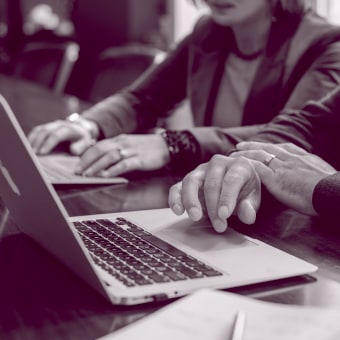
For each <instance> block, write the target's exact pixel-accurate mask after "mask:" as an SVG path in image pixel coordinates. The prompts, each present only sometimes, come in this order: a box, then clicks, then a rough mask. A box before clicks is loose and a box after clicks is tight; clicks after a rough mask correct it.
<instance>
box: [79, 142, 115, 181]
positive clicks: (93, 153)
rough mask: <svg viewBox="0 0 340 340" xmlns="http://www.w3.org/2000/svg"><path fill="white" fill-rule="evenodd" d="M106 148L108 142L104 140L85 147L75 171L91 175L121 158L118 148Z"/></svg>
mask: <svg viewBox="0 0 340 340" xmlns="http://www.w3.org/2000/svg"><path fill="white" fill-rule="evenodd" d="M108 148H109V144H108V143H106V141H103V142H99V143H97V144H96V145H95V146H93V147H90V148H87V149H86V150H85V151H84V152H83V153H82V155H81V158H80V161H79V164H78V165H77V167H76V172H77V173H79V174H83V175H85V176H93V175H94V174H96V173H98V172H100V171H102V170H105V169H107V168H109V167H110V166H111V165H113V164H115V163H117V162H118V161H119V160H120V158H121V157H120V155H119V153H118V150H117V149H112V150H111V149H109V150H108Z"/></svg>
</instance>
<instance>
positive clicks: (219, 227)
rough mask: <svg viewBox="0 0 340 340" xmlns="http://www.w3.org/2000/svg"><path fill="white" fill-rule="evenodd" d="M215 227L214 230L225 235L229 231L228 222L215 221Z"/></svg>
mask: <svg viewBox="0 0 340 340" xmlns="http://www.w3.org/2000/svg"><path fill="white" fill-rule="evenodd" d="M213 226H214V229H215V230H216V231H217V232H218V233H223V232H225V231H226V230H227V226H228V224H227V221H226V220H223V221H222V220H219V219H218V220H215V221H213Z"/></svg>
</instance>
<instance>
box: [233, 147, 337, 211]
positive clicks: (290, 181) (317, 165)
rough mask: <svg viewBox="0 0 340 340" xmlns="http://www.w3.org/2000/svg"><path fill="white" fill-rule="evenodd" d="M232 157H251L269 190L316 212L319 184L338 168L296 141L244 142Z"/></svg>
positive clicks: (290, 204)
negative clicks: (314, 202)
mask: <svg viewBox="0 0 340 340" xmlns="http://www.w3.org/2000/svg"><path fill="white" fill-rule="evenodd" d="M236 148H237V150H238V152H235V153H233V154H232V157H241V156H243V157H247V158H249V159H252V160H254V166H255V169H256V171H257V173H258V175H259V176H260V178H261V182H262V183H263V184H264V185H265V187H266V188H267V190H268V191H269V192H270V193H271V194H272V195H273V196H274V197H275V198H276V199H278V200H279V201H280V202H281V203H283V204H285V205H287V206H288V207H290V208H293V209H295V210H296V211H298V212H301V213H304V214H308V215H316V212H315V210H314V208H313V203H312V197H313V191H314V188H315V186H316V184H317V183H318V182H319V181H320V180H321V179H322V178H324V177H326V176H328V175H331V174H334V173H335V172H336V170H335V169H334V168H333V167H332V166H331V165H329V164H328V163H327V162H325V161H324V160H322V159H321V158H320V157H318V156H316V155H313V154H310V153H308V152H306V151H305V150H303V149H302V148H300V147H297V146H296V145H294V144H290V143H285V144H267V143H258V142H241V143H239V144H237V146H236Z"/></svg>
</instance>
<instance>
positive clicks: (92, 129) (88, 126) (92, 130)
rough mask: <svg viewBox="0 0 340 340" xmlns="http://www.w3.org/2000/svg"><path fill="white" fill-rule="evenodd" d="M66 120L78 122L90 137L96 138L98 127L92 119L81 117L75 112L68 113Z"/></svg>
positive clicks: (97, 136)
mask: <svg viewBox="0 0 340 340" xmlns="http://www.w3.org/2000/svg"><path fill="white" fill-rule="evenodd" d="M66 120H67V121H68V122H70V123H74V124H78V125H79V126H81V127H82V128H83V129H84V130H86V131H87V132H88V133H89V135H90V136H91V138H92V139H94V140H98V138H99V127H98V125H97V124H96V123H95V122H94V121H92V120H88V119H85V118H83V117H82V116H81V115H80V114H79V113H77V112H74V113H72V114H70V115H69V116H68V117H66Z"/></svg>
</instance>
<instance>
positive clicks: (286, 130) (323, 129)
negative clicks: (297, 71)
mask: <svg viewBox="0 0 340 340" xmlns="http://www.w3.org/2000/svg"><path fill="white" fill-rule="evenodd" d="M250 140H253V141H260V142H272V143H284V142H291V143H294V144H296V145H298V146H301V147H303V148H305V149H306V150H308V151H310V152H312V153H315V154H317V155H318V156H320V157H321V158H323V159H324V160H326V161H327V162H329V163H330V164H332V165H333V166H334V167H335V168H336V169H337V170H339V169H340V152H339V149H340V88H338V89H336V90H334V91H333V92H331V93H330V94H328V95H327V96H326V97H324V98H323V99H322V100H320V101H318V102H309V103H308V104H306V105H305V107H303V108H302V110H296V111H289V110H288V111H286V112H282V113H281V114H280V115H279V116H277V117H276V118H275V119H274V120H273V121H272V122H271V123H269V124H268V125H267V126H266V129H264V130H263V131H262V132H260V133H258V134H257V135H255V136H252V137H251V138H250ZM313 205H314V208H315V210H316V211H317V212H318V213H319V214H320V215H322V216H324V217H329V218H334V217H340V209H339V207H340V172H338V173H336V174H334V175H331V176H328V177H326V178H324V179H323V180H321V181H320V182H319V183H318V184H317V186H316V187H315V190H314V192H313Z"/></svg>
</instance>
